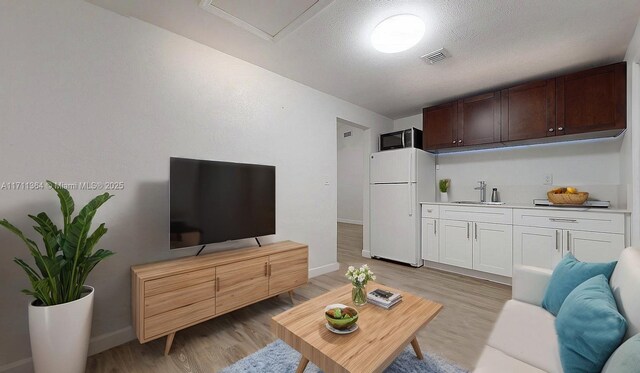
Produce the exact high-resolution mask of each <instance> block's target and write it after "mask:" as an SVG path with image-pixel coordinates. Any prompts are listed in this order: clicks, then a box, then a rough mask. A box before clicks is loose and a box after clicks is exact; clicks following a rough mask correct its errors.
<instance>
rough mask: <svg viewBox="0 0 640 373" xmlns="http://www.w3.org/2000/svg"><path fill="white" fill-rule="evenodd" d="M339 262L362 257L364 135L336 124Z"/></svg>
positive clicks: (347, 125)
mask: <svg viewBox="0 0 640 373" xmlns="http://www.w3.org/2000/svg"><path fill="white" fill-rule="evenodd" d="M336 132H337V138H336V141H337V158H336V159H337V172H338V175H337V202H338V206H337V224H338V261H340V259H341V258H345V256H347V257H350V256H354V255H357V256H361V251H362V239H363V224H364V218H363V211H364V209H363V204H364V188H363V186H364V185H365V177H366V175H365V131H364V130H363V129H362V128H360V127H358V126H356V125H354V124H352V123H350V122H347V121H344V120H341V119H338V120H337V131H336Z"/></svg>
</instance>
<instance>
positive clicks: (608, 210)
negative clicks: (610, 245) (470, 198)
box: [420, 202, 631, 214]
mask: <svg viewBox="0 0 640 373" xmlns="http://www.w3.org/2000/svg"><path fill="white" fill-rule="evenodd" d="M420 204H421V205H443V206H471V207H483V208H503V209H504V208H507V209H533V210H554V211H583V212H586V211H588V212H604V213H617V214H620V213H622V214H630V213H631V211H630V210H626V209H615V208H598V207H554V206H534V205H533V204H531V205H524V204H516V203H508V202H505V204H504V205H481V204H475V203H453V202H420Z"/></svg>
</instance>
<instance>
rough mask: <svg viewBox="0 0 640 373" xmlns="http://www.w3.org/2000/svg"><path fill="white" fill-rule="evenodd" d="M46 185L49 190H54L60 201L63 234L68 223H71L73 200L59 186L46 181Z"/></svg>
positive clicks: (67, 192)
mask: <svg viewBox="0 0 640 373" xmlns="http://www.w3.org/2000/svg"><path fill="white" fill-rule="evenodd" d="M47 184H49V186H50V187H51V189H53V190H55V192H56V193H57V194H58V199H60V211H62V217H63V218H64V227H65V233H66V232H67V231H66V228H67V225H68V224H69V221H71V214H73V209H74V208H75V204H74V202H73V198H71V194H69V191H68V190H66V189H65V188H63V187H61V186H59V185H58V184H56V183H54V182H52V181H49V180H47Z"/></svg>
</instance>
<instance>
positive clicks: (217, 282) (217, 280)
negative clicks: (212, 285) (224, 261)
mask: <svg viewBox="0 0 640 373" xmlns="http://www.w3.org/2000/svg"><path fill="white" fill-rule="evenodd" d="M216 291H220V277H216Z"/></svg>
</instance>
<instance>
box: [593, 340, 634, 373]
mask: <svg viewBox="0 0 640 373" xmlns="http://www.w3.org/2000/svg"><path fill="white" fill-rule="evenodd" d="M638 371H640V334H636V335H634V336H633V337H631V338H629V339H627V341H626V342H624V343H623V344H622V345H621V346H620V347H618V349H617V350H616V351H615V352H614V353H613V355H611V357H610V358H609V361H607V364H606V365H605V366H604V369H603V370H602V373H638Z"/></svg>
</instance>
